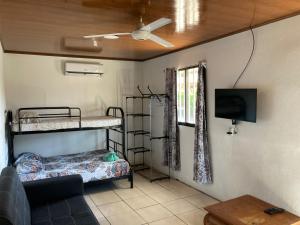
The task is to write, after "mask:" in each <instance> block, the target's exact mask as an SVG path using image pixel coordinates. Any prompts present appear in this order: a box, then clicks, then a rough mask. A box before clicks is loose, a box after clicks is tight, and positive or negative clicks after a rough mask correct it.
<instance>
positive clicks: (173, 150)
mask: <svg viewBox="0 0 300 225" xmlns="http://www.w3.org/2000/svg"><path fill="white" fill-rule="evenodd" d="M166 94H167V95H168V96H169V98H166V102H165V108H164V114H165V118H164V130H165V131H164V133H165V135H166V136H168V137H169V138H168V139H165V142H164V162H163V163H164V165H166V166H168V165H169V164H170V166H171V167H172V168H174V169H175V170H180V145H179V127H178V123H177V76H176V69H175V68H170V69H169V68H168V69H166Z"/></svg>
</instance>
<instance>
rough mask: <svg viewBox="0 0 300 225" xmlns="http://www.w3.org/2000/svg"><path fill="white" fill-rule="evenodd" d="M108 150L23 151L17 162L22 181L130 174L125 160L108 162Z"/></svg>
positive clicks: (92, 178)
mask: <svg viewBox="0 0 300 225" xmlns="http://www.w3.org/2000/svg"><path fill="white" fill-rule="evenodd" d="M106 153H107V150H96V151H89V152H84V153H78V154H71V155H60V156H54V157H41V156H40V155H36V154H34V153H23V154H22V155H20V156H19V157H18V159H17V160H16V162H15V166H16V169H17V173H18V174H19V176H20V179H21V181H23V182H24V181H32V180H39V179H45V178H50V177H57V176H66V175H73V174H80V175H81V176H82V178H83V182H85V183H86V182H89V181H95V180H104V179H108V178H113V177H119V176H123V175H127V174H129V170H130V167H129V164H128V162H127V161H126V160H124V159H119V160H117V161H114V162H105V161H103V156H104V155H105V154H106Z"/></svg>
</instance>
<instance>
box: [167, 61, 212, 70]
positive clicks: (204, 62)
mask: <svg viewBox="0 0 300 225" xmlns="http://www.w3.org/2000/svg"><path fill="white" fill-rule="evenodd" d="M200 64H201V65H203V66H204V67H205V68H206V67H207V62H206V60H201V61H199V62H198V64H195V65H191V66H187V67H183V68H176V69H177V70H186V69H189V68H193V67H197V66H199V65H200ZM163 72H166V69H164V70H163Z"/></svg>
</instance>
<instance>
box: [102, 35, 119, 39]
mask: <svg viewBox="0 0 300 225" xmlns="http://www.w3.org/2000/svg"><path fill="white" fill-rule="evenodd" d="M103 38H105V39H110V40H115V39H118V38H119V37H118V36H116V35H104V36H103Z"/></svg>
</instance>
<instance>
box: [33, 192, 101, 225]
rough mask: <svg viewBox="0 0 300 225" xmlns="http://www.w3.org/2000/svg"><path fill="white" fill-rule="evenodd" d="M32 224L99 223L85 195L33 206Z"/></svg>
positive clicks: (88, 224) (68, 224)
mask: <svg viewBox="0 0 300 225" xmlns="http://www.w3.org/2000/svg"><path fill="white" fill-rule="evenodd" d="M31 221H32V225H99V223H98V222H97V220H96V218H95V216H94V215H93V213H92V211H91V210H90V208H89V206H88V205H87V203H86V202H85V200H84V198H83V196H74V197H71V198H67V199H65V200H62V201H56V202H52V203H48V204H45V205H42V206H39V207H34V208H32V211H31Z"/></svg>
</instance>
